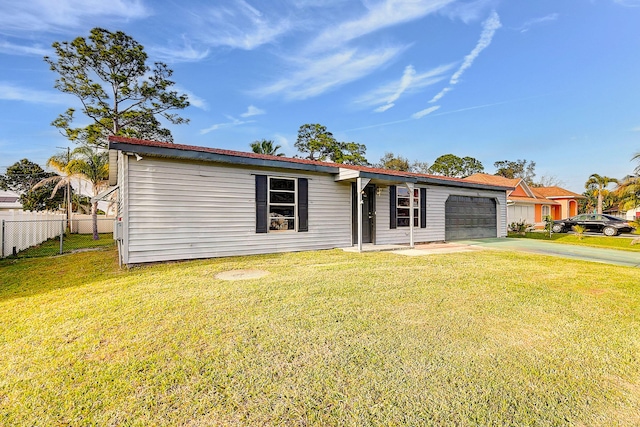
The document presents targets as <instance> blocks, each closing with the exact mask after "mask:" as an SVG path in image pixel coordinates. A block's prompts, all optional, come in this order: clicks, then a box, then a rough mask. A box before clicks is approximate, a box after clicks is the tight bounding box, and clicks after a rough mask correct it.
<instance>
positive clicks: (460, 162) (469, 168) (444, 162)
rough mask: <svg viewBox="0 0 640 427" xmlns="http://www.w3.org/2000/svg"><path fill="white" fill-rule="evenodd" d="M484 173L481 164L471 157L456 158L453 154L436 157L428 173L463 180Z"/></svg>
mask: <svg viewBox="0 0 640 427" xmlns="http://www.w3.org/2000/svg"><path fill="white" fill-rule="evenodd" d="M482 171H484V166H482V163H481V162H480V161H479V160H477V159H474V158H473V157H468V156H467V157H462V158H461V157H458V156H456V155H455V154H444V155H442V156H440V157H438V158H437V159H436V160H435V161H434V162H433V164H432V165H431V167H430V168H429V172H430V173H432V174H435V175H443V176H450V177H454V178H465V177H467V176H469V175H473V174H474V173H479V172H482Z"/></svg>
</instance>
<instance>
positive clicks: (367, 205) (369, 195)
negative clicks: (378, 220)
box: [351, 183, 376, 245]
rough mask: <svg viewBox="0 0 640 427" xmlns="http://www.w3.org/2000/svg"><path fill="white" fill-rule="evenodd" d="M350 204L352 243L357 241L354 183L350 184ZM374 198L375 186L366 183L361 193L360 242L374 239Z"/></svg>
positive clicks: (356, 197) (369, 241)
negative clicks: (351, 207)
mask: <svg viewBox="0 0 640 427" xmlns="http://www.w3.org/2000/svg"><path fill="white" fill-rule="evenodd" d="M351 195H352V197H351V205H352V206H353V209H352V220H351V223H352V225H353V227H352V230H353V233H352V235H353V242H352V243H353V244H354V245H355V244H357V243H358V211H357V210H356V207H357V206H358V195H357V194H356V184H355V183H354V184H352V185H351ZM375 200H376V188H375V186H374V185H367V186H366V187H365V188H364V193H363V194H362V208H361V209H362V243H373V241H374V235H373V232H374V227H373V225H374V221H375V217H374V216H375Z"/></svg>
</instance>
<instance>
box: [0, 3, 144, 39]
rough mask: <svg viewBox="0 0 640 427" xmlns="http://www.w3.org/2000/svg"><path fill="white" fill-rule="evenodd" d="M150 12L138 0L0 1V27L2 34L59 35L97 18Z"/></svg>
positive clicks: (129, 17)
mask: <svg viewBox="0 0 640 427" xmlns="http://www.w3.org/2000/svg"><path fill="white" fill-rule="evenodd" d="M150 13H151V11H150V10H149V9H147V8H146V7H145V6H144V4H143V1H142V0H110V1H104V0H56V1H51V0H29V1H3V2H2V13H1V14H0V28H2V30H3V32H5V33H15V32H23V31H28V32H34V31H50V32H59V31H63V30H66V29H70V28H77V27H80V26H82V25H85V24H86V22H87V21H95V19H96V18H97V17H104V18H111V19H126V20H130V19H138V18H144V17H146V16H148V15H149V14H150Z"/></svg>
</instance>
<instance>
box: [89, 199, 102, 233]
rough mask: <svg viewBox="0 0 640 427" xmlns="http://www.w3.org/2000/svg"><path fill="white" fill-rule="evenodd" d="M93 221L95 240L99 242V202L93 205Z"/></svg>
mask: <svg viewBox="0 0 640 427" xmlns="http://www.w3.org/2000/svg"><path fill="white" fill-rule="evenodd" d="M91 221H92V222H93V240H98V239H99V238H100V236H98V201H97V200H96V201H95V202H93V204H92V205H91Z"/></svg>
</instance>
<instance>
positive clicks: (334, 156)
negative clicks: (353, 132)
mask: <svg viewBox="0 0 640 427" xmlns="http://www.w3.org/2000/svg"><path fill="white" fill-rule="evenodd" d="M295 147H296V148H297V149H298V151H299V152H300V153H302V154H306V156H305V157H304V158H306V159H309V160H319V161H327V160H329V161H332V162H335V163H345V164H352V165H367V164H368V162H367V159H366V158H365V152H366V149H367V147H366V146H365V145H364V144H358V143H356V142H339V141H337V140H336V139H335V138H334V137H333V134H332V133H331V132H329V131H328V130H327V128H326V127H325V126H323V125H321V124H318V123H314V124H304V125H302V126H300V129H298V139H297V141H296V143H295Z"/></svg>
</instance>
